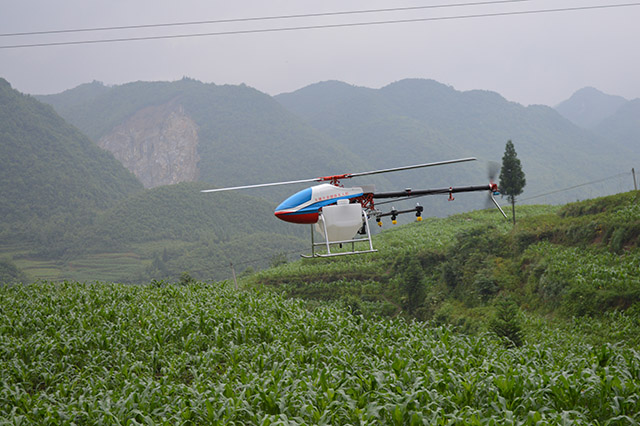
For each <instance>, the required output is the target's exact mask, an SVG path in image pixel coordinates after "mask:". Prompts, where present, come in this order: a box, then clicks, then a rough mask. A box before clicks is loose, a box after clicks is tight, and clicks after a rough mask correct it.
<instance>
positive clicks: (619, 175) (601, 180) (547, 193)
mask: <svg viewBox="0 0 640 426" xmlns="http://www.w3.org/2000/svg"><path fill="white" fill-rule="evenodd" d="M630 174H631V173H630V172H624V173H618V174H617V175H613V176H607V177H605V178H602V179H598V180H592V181H591V182H585V183H581V184H579V185H574V186H569V187H567V188H562V189H558V190H555V191H551V192H546V193H544V194H538V195H534V196H532V197H527V198H523V199H522V200H520V201H529V200H533V199H535V198H540V197H546V196H547V195H552V194H557V193H559V192H564V191H569V190H572V189H576V188H580V187H582V186H588V185H594V184H596V183H602V182H606V181H608V180H611V179H617V178H620V177H622V176H629V175H630Z"/></svg>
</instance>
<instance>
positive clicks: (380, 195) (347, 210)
mask: <svg viewBox="0 0 640 426" xmlns="http://www.w3.org/2000/svg"><path fill="white" fill-rule="evenodd" d="M476 160H477V159H476V158H475V157H468V158H459V159H454V160H445V161H438V162H432V163H423V164H415V165H411V166H403V167H395V168H390V169H382V170H373V171H368V172H359V173H345V174H341V175H332V176H323V177H318V178H312V179H302V180H293V181H285V182H273V183H262V184H255V185H244V186H234V187H226V188H214V189H205V190H203V191H201V192H207V193H209V192H220V191H233V190H241V189H249V188H264V187H269V186H279V185H291V184H300V183H310V182H321V183H319V184H318V185H315V186H311V187H308V188H306V189H303V190H301V191H298V192H296V193H295V194H293V195H291V196H290V197H288V198H287V199H285V200H284V201H282V202H281V203H280V204H279V205H278V207H276V209H275V212H274V214H275V216H276V217H277V218H278V219H281V220H283V221H286V222H290V223H295V224H310V225H311V255H310V256H309V255H301V256H302V257H307V258H309V257H331V256H343V255H353V254H363V253H372V252H376V251H377V250H376V249H374V248H373V241H372V239H371V229H370V227H369V219H370V218H372V217H373V218H375V221H376V223H377V224H378V226H382V218H383V217H388V216H390V217H391V222H392V223H393V224H396V223H397V217H398V216H399V215H401V214H407V213H415V216H416V220H417V221H422V212H423V210H424V208H423V206H421V205H420V204H416V206H415V207H413V208H411V209H406V210H396V209H395V208H393V207H392V208H391V210H390V211H388V212H382V211H380V210H378V209H377V208H376V200H379V199H397V200H406V199H411V198H417V197H423V196H426V195H437V194H448V196H449V200H451V201H453V199H454V198H453V194H456V193H460V192H478V191H487V192H488V194H489V199H490V200H491V201H492V202H493V204H494V205H495V206H496V207H497V208H498V209H499V210H500V212H501V213H502V215H503V216H504V217H505V218H506V217H507V215H506V214H505V213H504V211H503V210H502V208H501V207H500V205H499V204H498V202H497V201H496V200H495V198H494V196H495V195H499V194H500V192H499V190H498V185H496V184H495V183H494V182H493V181H492V180H493V177H492V176H490V182H489V183H488V184H485V185H475V186H463V187H452V186H451V187H446V188H436V189H418V190H413V189H411V188H406V189H404V190H402V191H393V192H376V191H375V187H374V186H373V185H361V186H354V187H344V186H343V185H342V184H341V183H340V181H342V180H344V179H351V178H354V177H359V176H368V175H375V174H382V173H391V172H397V171H402V170H411V169H419V168H425V167H434V166H441V165H448V164H456V163H464V162H469V161H476ZM380 204H381V203H380ZM314 225H315V229H316V230H317V231H318V232H319V233H320V234H321V235H322V236H323V238H324V242H315V238H314V235H315V233H314ZM356 243H359V246H362V244H360V243H364V244H365V245H366V246H365V248H358V249H356ZM344 244H351V250H349V251H335V249H334V251H333V252H332V251H331V248H332V246H333V247H335V245H338V246H339V247H340V248H342V247H343V245H344ZM317 247H323V248H324V250H325V251H326V252H318V251H316V248H317Z"/></svg>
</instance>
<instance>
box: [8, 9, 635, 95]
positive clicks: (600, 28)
mask: <svg viewBox="0 0 640 426" xmlns="http://www.w3.org/2000/svg"><path fill="white" fill-rule="evenodd" d="M480 1H481V0H480ZM460 3H471V1H468V0H467V1H465V0H456V1H452V0H421V1H420V0H395V1H382V0H340V1H337V0H323V1H312V0H296V1H294V0H235V1H229V0H225V1H218V0H181V1H165V0H163V1H160V0H61V1H51V0H20V1H16V0H0V11H1V13H0V33H2V34H8V33H17V32H35V31H49V30H60V29H78V28H96V27H113V26H127V25H142V24H159V23H175V22H193V21H203V20H220V19H237V18H238V19H242V18H254V17H267V16H283V15H297V14H319V13H331V12H342V11H361V10H371V9H383V8H408V7H415V6H429V5H431V6H433V5H453V4H460ZM622 3H633V1H632V0H526V1H524V0H521V1H511V2H509V3H507V2H505V3H502V4H491V5H474V6H471V5H466V6H458V7H443V8H432V9H423V10H410V11H393V12H384V13H382V12H379V13H366V14H349V15H332V16H320V17H312V18H311V17H308V18H296V19H293V18H290V19H279V20H261V21H244V22H231V23H218V24H207V25H191V26H174V27H161V28H152V29H149V28H147V29H135V30H126V31H102V32H84V33H67V34H47V35H39V36H34V35H30V36H6V35H3V36H0V47H1V46H9V45H16V44H30V43H48V42H60V41H76V40H89V39H112V38H131V37H146V36H158V35H169V34H191V33H213V32H217V33H219V32H234V31H235V32H237V31H245V30H251V31H253V30H259V29H267V28H271V29H274V28H287V27H301V26H326V25H335V24H346V23H356V22H360V23H367V22H374V21H397V20H408V19H409V20H410V19H428V18H443V17H447V18H451V17H460V16H467V15H486V14H495V13H511V12H517V11H539V10H545V9H559V8H575V7H589V6H596V5H615V4H622ZM639 46H640V2H639V3H638V6H632V7H622V8H609V9H594V10H580V11H567V12H553V13H532V14H523V15H509V16H493V17H482V18H464V19H461V18H457V19H441V20H430V21H422V22H410V23H395V24H385V25H363V26H352V27H340V28H335V27H334V28H324V29H310V30H297V31H281V32H256V33H248V34H234V35H230V34H228V35H216V36H207V37H193V38H179V39H178V38H175V39H166V40H147V41H131V42H118V43H100V44H86V45H66V46H53V47H32V48H14V49H0V77H3V78H5V79H7V80H8V81H9V82H10V83H11V84H12V86H13V87H14V88H16V89H18V90H20V91H22V92H25V93H31V94H48V93H58V92H61V91H63V90H66V89H69V88H72V87H75V86H77V85H79V84H82V83H87V82H91V81H93V80H98V81H102V82H104V83H105V84H122V83H127V82H130V81H137V80H143V81H155V80H177V79H180V78H182V77H183V76H188V77H192V78H195V79H198V80H201V81H204V82H207V83H216V84H240V83H244V84H246V85H248V86H251V87H254V88H256V89H258V90H260V91H262V92H265V93H268V94H271V95H275V94H279V93H283V92H291V91H294V90H297V89H299V88H302V87H304V86H306V85H309V84H312V83H315V82H318V81H325V80H341V81H344V82H347V83H350V84H353V85H358V86H366V87H373V88H378V87H382V86H385V85H387V84H389V83H392V82H394V81H397V80H402V79H405V78H429V79H434V80H437V81H439V82H441V83H444V84H447V85H451V86H453V87H454V88H456V89H457V90H471V89H482V90H491V91H495V92H498V93H500V94H501V95H502V96H504V97H505V98H507V99H508V100H511V101H515V102H519V103H521V104H524V105H529V104H545V105H551V106H554V105H556V104H557V103H559V102H561V101H563V100H565V99H567V98H568V97H569V96H571V94H573V93H574V92H575V91H576V90H578V89H580V88H582V87H585V86H593V87H596V88H597V89H599V90H601V91H603V92H605V93H609V94H613V95H620V96H623V97H625V98H627V99H633V98H638V97H640V47H639Z"/></svg>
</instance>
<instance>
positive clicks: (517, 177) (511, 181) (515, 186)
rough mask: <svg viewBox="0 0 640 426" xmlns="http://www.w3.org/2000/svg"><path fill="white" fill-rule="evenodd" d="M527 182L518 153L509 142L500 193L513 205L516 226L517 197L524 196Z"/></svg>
mask: <svg viewBox="0 0 640 426" xmlns="http://www.w3.org/2000/svg"><path fill="white" fill-rule="evenodd" d="M526 183H527V180H526V179H525V177H524V172H523V171H522V165H521V164H520V159H519V158H518V154H517V153H516V149H515V148H514V146H513V142H511V140H509V141H507V146H506V147H505V150H504V156H503V157H502V169H500V192H501V193H502V194H503V195H506V196H507V198H508V199H509V202H510V203H511V210H512V212H513V224H514V225H515V224H516V196H518V195H520V194H522V189H523V188H524V186H525V185H526Z"/></svg>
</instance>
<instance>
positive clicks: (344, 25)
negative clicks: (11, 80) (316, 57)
mask: <svg viewBox="0 0 640 426" xmlns="http://www.w3.org/2000/svg"><path fill="white" fill-rule="evenodd" d="M635 6H640V2H634V3H618V4H608V5H595V6H578V7H564V8H557V9H536V10H524V11H511V12H494V13H479V14H470V15H452V16H440V17H429V18H411V19H395V20H386V21H369V22H350V23H341V24H323V25H304V26H297V27H277V28H261V29H249V30H231V31H218V32H206V33H188V34H171V35H157V36H143V37H123V38H111V39H95V40H75V41H61V42H42V43H27V44H13V45H4V46H0V49H22V48H32V47H51V46H70V45H86V44H98V43H119V42H130V41H143V40H167V39H182V38H195V37H213V36H227V35H240V34H259V33H277V32H285V31H303V30H316V29H329V28H347V27H364V26H372V25H389V24H406V23H414V22H435V21H448V20H458V19H477V18H491V17H502V16H517V15H533V14H542V13H559V12H575V11H585V10H597V9H613V8H623V7H635Z"/></svg>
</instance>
